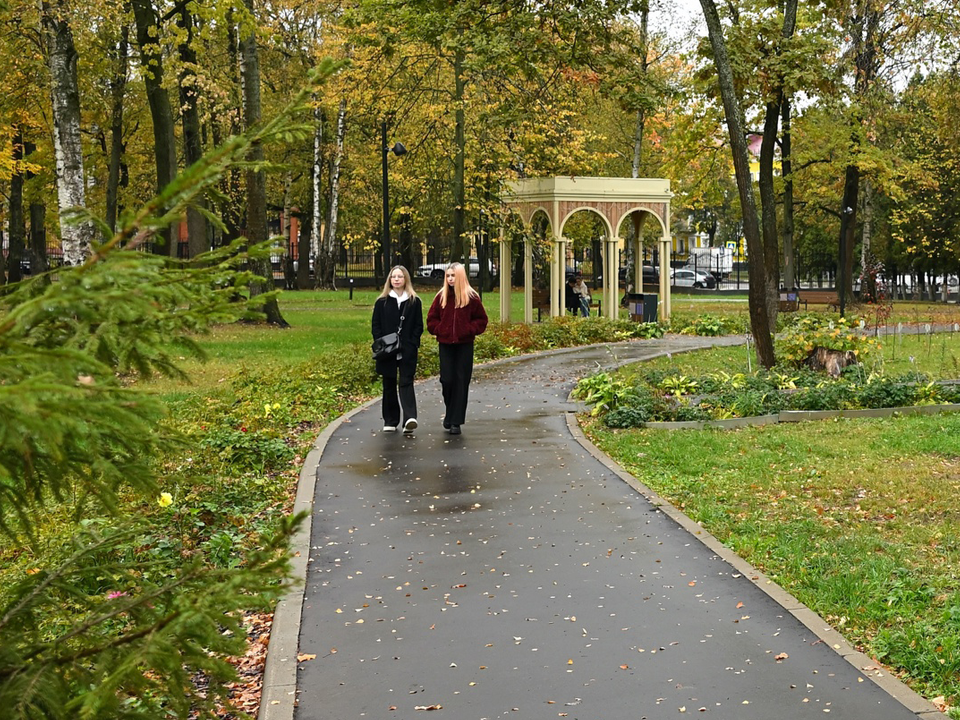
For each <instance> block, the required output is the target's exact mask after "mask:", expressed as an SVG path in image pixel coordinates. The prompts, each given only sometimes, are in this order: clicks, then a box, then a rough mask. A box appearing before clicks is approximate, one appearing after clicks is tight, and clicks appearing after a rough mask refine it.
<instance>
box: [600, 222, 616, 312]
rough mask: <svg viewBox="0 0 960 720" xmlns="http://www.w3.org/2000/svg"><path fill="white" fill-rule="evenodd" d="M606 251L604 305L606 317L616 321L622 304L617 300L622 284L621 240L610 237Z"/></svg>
mask: <svg viewBox="0 0 960 720" xmlns="http://www.w3.org/2000/svg"><path fill="white" fill-rule="evenodd" d="M605 249H606V252H605V253H604V258H603V259H604V265H605V266H606V268H605V270H604V273H603V289H604V298H603V304H604V307H605V308H606V316H607V317H608V318H610V319H611V320H616V319H617V318H618V317H619V316H620V302H619V298H617V292H618V289H619V284H620V238H618V237H612V236H611V237H608V238H607V242H606V248H605Z"/></svg>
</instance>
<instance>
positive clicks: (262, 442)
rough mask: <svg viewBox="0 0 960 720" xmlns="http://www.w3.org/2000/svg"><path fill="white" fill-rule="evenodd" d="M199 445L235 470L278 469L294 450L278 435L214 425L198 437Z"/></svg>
mask: <svg viewBox="0 0 960 720" xmlns="http://www.w3.org/2000/svg"><path fill="white" fill-rule="evenodd" d="M200 447H201V448H203V449H208V450H212V451H213V452H214V453H215V454H216V456H217V457H218V458H219V459H220V461H221V463H222V464H223V466H224V467H230V468H231V470H233V471H235V472H236V471H239V472H250V471H254V472H259V473H264V472H270V471H275V470H279V469H280V468H281V467H282V466H284V465H287V464H288V463H289V462H290V460H292V459H293V456H294V455H295V454H296V452H295V451H294V449H293V448H291V447H290V446H288V445H287V444H286V443H285V442H284V441H283V440H282V439H281V438H278V437H275V436H272V435H271V434H270V433H269V432H266V431H263V430H254V431H248V430H247V428H246V427H240V428H236V429H234V428H221V427H218V428H214V429H213V430H211V431H210V432H209V433H207V434H206V435H205V436H204V437H203V438H202V439H201V440H200Z"/></svg>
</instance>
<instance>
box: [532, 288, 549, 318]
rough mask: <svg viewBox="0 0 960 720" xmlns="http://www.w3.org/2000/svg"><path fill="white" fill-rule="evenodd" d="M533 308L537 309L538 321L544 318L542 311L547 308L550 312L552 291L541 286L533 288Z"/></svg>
mask: <svg viewBox="0 0 960 720" xmlns="http://www.w3.org/2000/svg"><path fill="white" fill-rule="evenodd" d="M533 309H534V310H536V311H537V322H540V320H541V319H542V318H541V317H540V313H541V312H542V311H544V310H546V311H547V312H548V313H549V312H550V291H549V290H543V289H541V288H534V289H533Z"/></svg>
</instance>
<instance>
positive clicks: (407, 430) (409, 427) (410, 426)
mask: <svg viewBox="0 0 960 720" xmlns="http://www.w3.org/2000/svg"><path fill="white" fill-rule="evenodd" d="M416 429H417V419H416V418H407V421H406V422H405V423H404V424H403V434H404V435H412V434H413V431H414V430H416Z"/></svg>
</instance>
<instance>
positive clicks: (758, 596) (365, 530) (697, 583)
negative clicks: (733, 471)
mask: <svg viewBox="0 0 960 720" xmlns="http://www.w3.org/2000/svg"><path fill="white" fill-rule="evenodd" d="M742 342H743V340H742V338H694V337H683V336H669V337H667V338H663V339H660V340H644V341H638V342H631V343H623V344H617V345H604V346H593V347H588V348H578V349H572V350H566V351H558V352H553V353H546V354H540V355H536V356H527V357H522V358H517V359H512V360H508V361H500V362H497V363H491V364H489V365H485V366H480V367H478V368H476V371H475V376H474V383H473V385H472V386H471V395H470V406H469V410H468V413H467V423H466V424H465V425H464V426H463V435H461V436H450V435H448V434H446V433H444V432H443V430H442V428H441V427H440V418H441V413H442V409H441V400H440V390H439V384H438V382H437V380H436V379H432V380H429V381H426V382H424V383H421V384H420V385H419V386H418V388H417V391H418V401H419V403H420V413H421V414H420V423H421V424H420V428H419V430H418V431H417V433H416V435H415V436H414V437H404V436H402V435H400V434H383V433H381V432H380V426H381V420H380V412H379V410H380V408H379V403H370V404H368V405H367V406H364V408H361V409H360V410H359V411H357V412H354V413H352V414H350V415H349V416H347V417H346V418H345V419H344V420H343V421H342V422H341V423H339V424H338V425H337V426H336V427H335V428H331V429H330V430H329V431H328V432H327V433H325V434H324V436H322V437H321V439H320V440H319V441H318V448H317V449H316V450H315V451H314V453H312V454H311V457H310V458H308V461H307V467H306V468H305V472H304V475H303V476H302V481H301V486H302V487H301V490H302V491H303V492H302V493H301V496H300V498H299V503H300V504H301V505H305V504H308V503H309V502H310V494H311V491H313V517H312V527H311V529H310V537H309V549H307V547H306V546H305V547H304V548H303V549H302V550H301V553H300V558H299V562H300V563H301V568H302V569H303V572H304V574H305V578H306V582H305V585H304V587H303V588H301V594H300V595H298V594H294V595H293V596H291V598H289V599H288V600H287V601H286V602H285V603H282V604H281V607H280V608H279V609H278V613H277V618H276V622H275V627H274V634H273V637H272V638H271V649H270V657H269V662H268V671H267V675H266V678H265V687H264V694H263V701H262V706H261V715H260V717H261V718H262V719H265V720H290V719H292V718H295V719H296V720H352V719H354V718H378V719H379V718H396V719H397V720H413V719H414V718H421V717H422V713H424V712H429V711H431V710H435V711H436V712H437V713H438V714H439V715H438V716H439V717H447V718H451V719H453V720H481V719H488V720H493V719H494V718H518V719H519V718H538V719H539V718H557V717H566V718H580V719H581V720H588V719H589V720H628V719H629V720H634V719H636V720H640V719H642V718H649V719H650V720H655V719H658V718H672V717H678V716H683V714H686V715H687V716H696V717H713V718H724V719H726V720H751V719H757V720H761V719H762V720H769V719H770V718H778V719H781V720H793V719H795V718H797V719H798V718H814V717H816V718H822V717H829V718H833V719H834V720H840V719H844V720H868V719H869V720H873V719H875V718H876V719H880V720H907V719H909V718H916V717H918V716H919V717H929V718H933V717H943V716H941V715H939V714H937V713H936V712H935V711H934V709H933V707H932V706H931V705H929V704H927V703H926V702H925V701H924V700H922V699H921V698H919V696H917V695H915V694H913V693H911V692H910V691H909V690H907V689H906V688H905V687H904V686H902V685H900V684H899V683H897V682H896V681H894V680H892V679H891V678H889V677H888V676H887V675H886V673H885V672H882V671H879V669H878V668H876V667H873V665H872V663H871V661H870V660H869V659H868V658H866V657H865V656H862V655H859V654H857V653H855V652H854V651H853V650H852V649H851V648H849V646H847V645H846V643H844V642H843V640H842V638H840V636H839V635H838V634H836V633H835V632H833V631H832V630H831V629H830V628H829V627H828V626H827V625H826V623H824V622H823V621H822V620H820V619H819V618H818V617H816V616H815V615H814V614H813V613H811V612H810V611H809V610H807V609H806V608H803V607H802V606H800V605H799V603H797V601H796V600H795V599H793V598H792V597H791V596H789V595H787V594H786V593H784V592H782V591H781V590H779V589H778V588H777V587H776V586H775V585H773V584H772V583H770V582H769V581H768V580H767V579H766V578H764V577H763V576H762V575H761V574H760V573H758V572H757V571H755V570H753V569H752V568H750V567H749V566H748V565H746V563H744V562H743V561H741V560H739V558H736V557H735V556H734V555H732V553H729V552H728V551H726V549H725V548H723V547H722V546H721V545H720V544H719V543H718V542H717V541H716V540H715V539H714V538H712V537H711V536H709V535H708V534H706V533H704V532H703V531H702V530H701V529H700V528H699V527H697V526H696V525H695V524H694V523H692V522H691V521H690V520H689V519H688V518H686V517H684V516H683V515H682V514H680V513H679V512H677V511H676V510H674V509H673V508H671V507H669V506H666V505H664V504H662V502H661V501H659V500H658V499H657V498H656V497H655V496H654V495H653V494H652V493H650V492H649V491H648V490H646V489H645V488H643V487H642V486H640V485H639V484H638V483H636V481H635V480H633V479H632V478H630V477H629V476H628V475H626V474H625V473H623V472H622V471H619V469H617V468H616V467H615V466H613V464H612V463H611V462H610V461H608V460H606V459H605V458H604V457H603V456H601V455H600V454H599V453H596V452H595V451H593V449H592V447H591V446H590V445H589V443H587V442H586V441H585V440H583V439H582V436H580V435H579V431H578V429H577V428H576V427H575V423H568V415H569V413H571V412H572V411H574V410H575V409H576V407H575V406H574V405H573V404H571V403H570V402H569V401H568V395H569V392H570V390H571V389H572V387H573V384H574V382H575V381H576V379H577V378H579V377H582V376H584V375H585V374H587V373H589V372H590V371H591V370H592V369H594V368H596V367H598V366H604V367H606V366H612V365H617V364H620V363H623V362H627V361H631V360H636V359H645V358H651V357H654V356H657V355H661V354H665V353H675V352H681V351H685V350H690V349H694V348H699V347H705V346H708V345H715V344H733V343H742ZM744 351H745V352H746V349H745V350H744ZM578 436H579V439H578ZM704 470H705V471H708V470H709V469H708V468H704ZM314 478H315V486H314ZM304 540H305V541H306V538H304ZM307 556H308V557H307ZM297 654H299V655H300V658H301V659H300V661H299V662H298V661H297V659H296V657H295V656H296V655H297ZM314 656H315V657H314ZM295 668H296V669H295Z"/></svg>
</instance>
